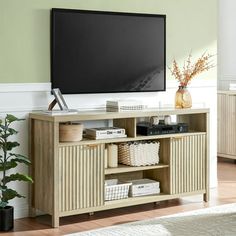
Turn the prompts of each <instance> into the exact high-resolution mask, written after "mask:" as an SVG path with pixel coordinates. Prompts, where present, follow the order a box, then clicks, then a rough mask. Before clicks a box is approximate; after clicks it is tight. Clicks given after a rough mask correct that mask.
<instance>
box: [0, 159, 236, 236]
mask: <svg viewBox="0 0 236 236" xmlns="http://www.w3.org/2000/svg"><path fill="white" fill-rule="evenodd" d="M218 181H219V182H218V188H215V189H211V197H210V202H209V203H204V202H203V200H202V196H195V197H185V198H182V199H176V200H169V201H163V202H160V203H159V204H158V205H154V204H145V205H140V206H134V207H126V208H121V209H115V210H109V211H103V212H97V213H95V214H94V215H93V216H88V214H83V215H78V216H70V217H64V218H62V219H61V220H60V225H61V226H60V227H59V228H58V229H53V228H51V227H50V226H49V225H46V224H49V221H50V219H49V217H47V216H41V217H38V218H36V219H30V218H25V219H18V220H15V228H14V231H13V232H8V233H0V234H1V235H4V236H13V235H18V236H21V235H22V236H43V235H64V234H69V233H74V232H79V231H85V230H91V229H96V228H101V227H106V226H110V225H115V224H122V223H127V222H132V221H136V220H144V219H149V218H153V217H158V216H164V215H170V214H174V213H179V212H184V211H190V210H195V209H201V208H205V207H210V206H215V205H221V204H227V203H234V202H236V164H234V161H231V160H226V159H220V161H219V162H218Z"/></svg>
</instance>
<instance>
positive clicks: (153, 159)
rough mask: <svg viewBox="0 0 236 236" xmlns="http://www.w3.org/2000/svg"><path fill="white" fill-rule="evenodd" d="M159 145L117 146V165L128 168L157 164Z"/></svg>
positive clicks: (134, 143)
mask: <svg viewBox="0 0 236 236" xmlns="http://www.w3.org/2000/svg"><path fill="white" fill-rule="evenodd" d="M159 148H160V143H159V142H156V141H152V142H128V143H121V144H119V146H118V159H119V163H121V164H125V165H129V166H148V165H154V164H158V163H159Z"/></svg>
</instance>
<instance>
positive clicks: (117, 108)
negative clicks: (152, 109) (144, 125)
mask: <svg viewBox="0 0 236 236" xmlns="http://www.w3.org/2000/svg"><path fill="white" fill-rule="evenodd" d="M145 108H147V106H145V105H143V103H142V101H138V100H116V101H107V103H106V110H107V111H111V112H122V111H140V110H143V109H145Z"/></svg>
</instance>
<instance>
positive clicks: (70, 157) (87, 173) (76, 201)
mask: <svg viewBox="0 0 236 236" xmlns="http://www.w3.org/2000/svg"><path fill="white" fill-rule="evenodd" d="M104 149H105V146H104V144H98V145H95V146H88V145H79V146H65V147H60V148H59V173H60V186H59V194H60V195H59V205H60V212H66V211H73V210H78V209H83V208H91V207H97V206H102V205H104Z"/></svg>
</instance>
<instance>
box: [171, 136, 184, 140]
mask: <svg viewBox="0 0 236 236" xmlns="http://www.w3.org/2000/svg"><path fill="white" fill-rule="evenodd" d="M183 138H184V136H179V137H172V138H171V139H172V140H180V139H183Z"/></svg>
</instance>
